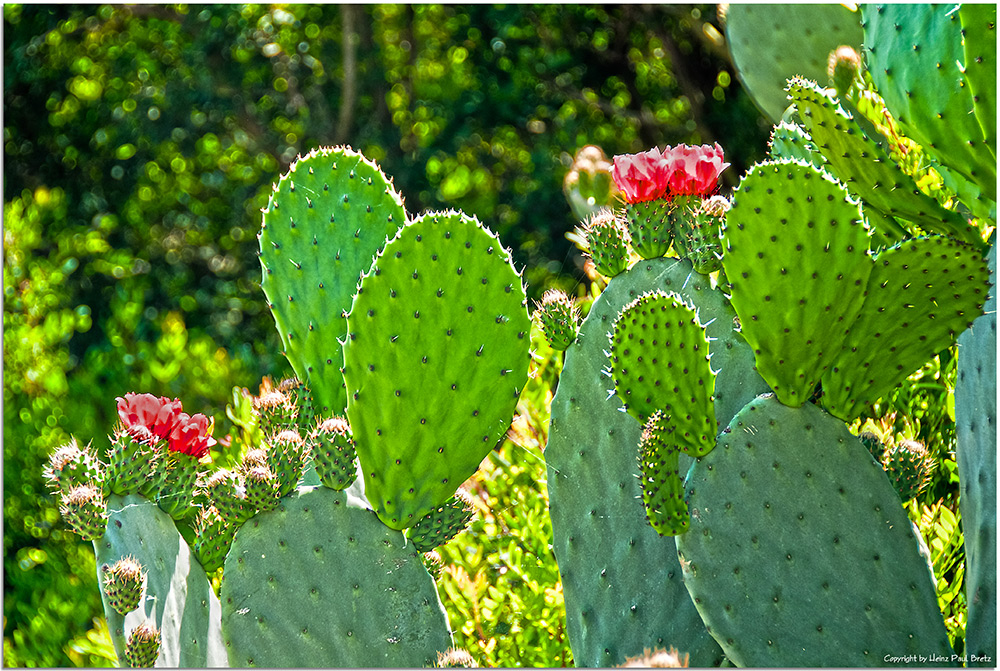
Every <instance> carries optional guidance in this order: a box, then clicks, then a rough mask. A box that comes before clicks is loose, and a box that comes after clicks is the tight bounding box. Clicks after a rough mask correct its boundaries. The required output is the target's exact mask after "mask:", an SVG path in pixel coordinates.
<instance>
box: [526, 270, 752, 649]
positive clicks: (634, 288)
mask: <svg viewBox="0 0 1000 671" xmlns="http://www.w3.org/2000/svg"><path fill="white" fill-rule="evenodd" d="M653 289H662V290H663V291H667V292H675V293H677V294H679V295H680V296H681V297H683V298H684V300H685V301H688V302H690V303H692V304H695V305H697V306H698V310H699V314H700V315H701V317H702V319H704V320H705V321H706V322H707V323H708V325H707V327H706V330H707V331H708V334H709V337H710V338H714V339H715V340H713V341H712V342H711V345H712V346H713V349H712V353H711V356H712V362H711V363H712V367H713V369H715V370H718V371H719V372H718V376H717V378H716V388H715V415H716V417H717V418H718V419H720V420H721V421H723V422H728V420H729V419H730V418H731V417H732V416H733V415H734V414H736V412H738V411H739V409H740V408H742V407H743V406H744V405H745V404H746V403H747V402H748V401H749V400H751V399H752V398H754V396H756V395H757V394H758V393H761V392H763V391H766V390H767V385H766V384H765V383H764V381H763V380H761V379H760V376H758V375H757V374H756V372H754V370H753V352H752V351H750V348H749V347H747V345H746V343H745V342H743V339H742V337H740V335H739V334H738V333H736V332H735V330H734V321H735V317H736V315H735V313H734V312H733V310H732V308H730V307H729V305H728V304H727V302H726V301H725V298H724V297H723V295H722V292H721V291H719V290H717V289H713V288H712V287H711V281H710V280H709V278H706V277H704V276H702V275H699V274H697V273H695V272H694V271H693V269H692V266H691V263H690V262H689V261H680V260H677V259H667V258H664V259H655V260H650V261H640V262H639V263H637V264H635V265H634V266H633V267H632V268H631V269H629V270H627V271H626V272H624V273H623V274H622V275H620V276H618V277H616V278H614V279H613V280H611V282H610V283H609V284H608V286H607V288H606V289H605V290H604V291H603V292H602V293H601V295H600V297H598V299H597V301H595V302H594V305H593V307H592V308H591V309H590V313H589V315H588V316H587V319H586V320H585V321H584V323H583V325H582V327H581V329H580V336H579V338H578V340H577V342H576V343H575V344H574V345H572V346H571V347H570V348H569V349H568V350H567V351H566V360H565V366H564V367H563V371H562V374H561V376H560V379H559V388H558V389H557V391H556V395H555V397H554V398H553V400H552V423H551V427H550V430H549V442H548V445H547V447H546V448H545V461H546V464H547V466H548V493H549V513H550V515H551V517H552V534H553V538H552V546H553V550H554V552H555V555H556V559H557V561H558V562H559V573H560V576H561V578H562V585H563V590H564V593H565V601H566V627H567V631H568V633H569V640H570V644H571V645H572V647H573V659H574V661H575V662H576V664H577V665H579V666H597V667H610V666H613V665H615V664H621V663H623V662H624V661H625V659H626V657H628V656H630V655H638V654H641V653H642V651H643V649H644V648H647V647H649V646H660V647H666V646H670V645H675V646H682V647H683V649H684V650H685V651H687V652H689V653H690V654H691V664H692V665H694V666H717V665H718V664H719V663H720V662H721V661H722V654H721V651H720V649H719V646H718V645H717V644H716V643H715V641H714V640H713V639H712V638H711V636H709V634H708V633H707V632H706V630H705V626H704V625H703V624H702V622H701V619H700V618H699V617H698V614H697V612H696V611H695V610H694V604H693V603H692V602H691V599H690V597H689V596H688V595H687V591H686V590H685V588H684V585H683V584H682V582H681V570H680V566H679V565H677V563H676V561H677V560H676V552H675V546H674V541H673V539H672V538H662V537H660V536H659V535H657V533H656V531H654V530H653V528H652V527H651V526H650V525H649V523H648V522H647V521H646V516H645V514H644V511H643V507H642V506H641V505H640V504H639V502H638V501H637V499H638V498H639V497H641V495H642V489H641V487H640V484H639V478H638V469H637V464H636V456H637V445H638V443H639V438H640V434H641V432H642V425H641V424H639V423H638V422H637V421H635V420H634V419H633V418H632V417H629V416H628V415H626V414H625V413H624V412H622V411H621V405H620V403H619V402H617V399H616V397H615V396H613V395H612V396H610V397H609V395H608V392H607V390H608V388H609V386H610V385H611V381H610V380H609V378H608V375H607V370H606V368H607V353H606V351H607V349H608V332H609V331H610V330H611V327H612V324H613V323H614V320H615V318H616V317H617V316H618V313H619V312H620V311H621V309H622V308H623V307H625V305H627V304H628V303H630V302H631V301H633V300H635V298H637V297H638V296H639V295H640V294H642V293H644V292H646V291H650V290H653ZM680 461H682V462H683V463H684V466H683V468H684V469H685V470H686V468H687V465H688V464H689V463H690V458H689V457H687V456H686V455H681V456H680ZM612 587H613V589H612Z"/></svg>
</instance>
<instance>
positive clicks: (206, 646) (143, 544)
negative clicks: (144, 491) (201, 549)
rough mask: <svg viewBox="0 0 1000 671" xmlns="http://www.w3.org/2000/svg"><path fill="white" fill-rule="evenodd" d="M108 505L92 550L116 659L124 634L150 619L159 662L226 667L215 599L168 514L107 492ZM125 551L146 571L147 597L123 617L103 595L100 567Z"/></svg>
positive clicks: (135, 499)
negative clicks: (101, 533) (159, 639)
mask: <svg viewBox="0 0 1000 671" xmlns="http://www.w3.org/2000/svg"><path fill="white" fill-rule="evenodd" d="M108 509H109V511H110V519H109V521H108V526H107V531H106V532H105V533H104V536H103V537H101V538H99V539H97V540H95V541H94V551H95V553H96V555H97V579H98V581H99V582H100V585H101V597H102V599H103V600H104V614H105V616H106V617H107V620H108V629H109V630H110V631H111V640H112V641H113V642H114V645H115V652H117V653H118V658H119V659H121V660H124V659H125V644H126V640H127V639H126V637H127V635H128V634H129V633H130V632H131V631H132V630H134V629H135V628H136V627H137V626H139V625H140V624H141V623H142V622H144V621H149V622H150V623H152V624H154V625H155V626H156V628H157V629H158V630H159V631H160V634H161V637H162V644H161V646H160V653H159V658H158V660H157V661H158V662H159V664H160V665H161V666H173V667H178V666H180V667H195V668H197V667H220V666H226V665H227V658H226V651H225V648H224V646H223V643H222V622H221V613H222V608H221V606H220V604H219V599H218V598H217V597H216V596H215V592H213V591H212V585H211V583H209V582H208V578H207V577H206V576H205V571H204V570H203V569H202V567H201V565H200V564H199V563H198V561H197V559H195V556H194V555H193V554H192V552H191V550H190V549H189V548H188V545H187V543H185V542H184V539H183V538H182V537H181V535H180V533H178V531H177V527H175V526H174V522H173V520H172V519H170V516H169V515H167V514H166V513H164V512H163V511H162V510H160V509H159V507H157V505H156V504H155V503H153V502H151V501H149V500H147V499H145V498H144V497H142V496H138V495H130V496H125V497H120V496H111V497H110V499H109V500H108ZM129 555H131V556H132V557H134V558H135V560H136V561H138V562H139V563H140V564H142V567H143V568H144V569H145V570H146V598H145V599H144V600H143V601H142V602H141V603H140V604H139V607H138V608H137V609H136V610H134V611H132V612H131V613H129V614H128V615H126V616H124V617H122V616H121V615H119V614H118V613H117V612H116V611H115V609H114V608H113V607H112V606H111V604H110V602H109V599H108V596H107V594H106V593H105V577H104V572H103V571H102V570H101V567H102V566H103V565H109V566H110V565H113V564H114V563H116V562H117V561H118V560H120V559H122V558H123V557H125V556H129Z"/></svg>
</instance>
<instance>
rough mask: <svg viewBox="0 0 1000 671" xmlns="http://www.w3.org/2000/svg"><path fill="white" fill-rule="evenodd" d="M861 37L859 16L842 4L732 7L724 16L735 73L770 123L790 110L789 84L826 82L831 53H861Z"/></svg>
mask: <svg viewBox="0 0 1000 671" xmlns="http://www.w3.org/2000/svg"><path fill="white" fill-rule="evenodd" d="M863 37H864V36H863V33H862V30H861V26H860V24H859V22H858V14H857V12H855V11H852V10H850V9H848V8H846V7H844V6H841V5H834V4H786V5H774V4H757V3H753V4H742V3H732V4H731V5H729V8H728V12H727V14H726V41H727V42H728V44H729V50H730V53H731V54H732V57H733V63H734V65H735V66H736V74H737V76H738V77H739V80H740V82H741V83H742V84H743V88H744V89H746V91H747V92H748V93H749V94H750V97H751V98H752V99H753V101H754V102H755V103H756V104H757V107H758V108H760V109H761V111H763V112H764V114H765V115H766V116H768V117H769V118H770V120H771V122H772V123H777V122H778V121H779V120H780V119H781V117H782V114H783V113H784V111H785V108H787V107H788V99H787V98H786V97H785V82H786V80H788V79H791V78H792V77H794V76H795V75H800V76H803V77H807V78H809V79H812V80H814V81H825V80H826V77H827V63H828V59H829V54H830V52H831V51H833V50H834V49H837V48H838V47H839V46H843V45H847V46H852V47H857V48H860V46H861V42H862V40H863ZM768 44H778V45H781V46H780V48H777V49H768V48H765V47H764V45H768Z"/></svg>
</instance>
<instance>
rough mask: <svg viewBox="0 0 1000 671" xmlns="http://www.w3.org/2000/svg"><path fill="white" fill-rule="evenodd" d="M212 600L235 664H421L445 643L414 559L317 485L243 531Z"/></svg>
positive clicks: (381, 528) (407, 548)
mask: <svg viewBox="0 0 1000 671" xmlns="http://www.w3.org/2000/svg"><path fill="white" fill-rule="evenodd" d="M221 600H222V609H221V610H222V618H223V633H224V635H225V641H226V648H227V649H228V651H229V662H230V664H231V665H232V666H236V667H249V666H264V667H292V668H294V667H315V666H323V667H335V668H336V667H339V668H350V667H367V668H376V667H379V668H380V667H397V668H400V667H403V668H405V667H421V666H430V665H432V664H433V663H434V661H435V660H436V659H437V653H439V652H444V651H445V650H447V649H448V648H449V647H451V646H452V640H451V634H450V633H449V629H448V621H447V617H446V615H445V613H444V609H443V608H442V607H441V602H440V600H439V599H438V596H437V591H436V589H435V587H434V580H433V579H432V578H431V576H430V574H428V573H427V570H426V569H425V568H424V566H423V563H422V562H421V559H420V554H419V552H418V551H417V550H416V549H415V548H414V547H413V546H412V544H411V545H407V543H406V539H404V538H403V535H402V534H400V533H399V532H396V531H392V530H390V529H388V528H387V527H386V526H385V525H383V524H382V523H381V522H379V520H378V518H377V517H376V516H375V514H374V513H373V512H372V511H371V509H370V508H369V507H368V506H367V505H366V504H365V502H364V501H363V500H361V499H358V498H356V497H354V496H353V495H351V494H349V493H348V492H338V491H334V490H332V489H328V488H326V487H318V488H309V487H304V488H301V489H299V490H298V491H296V492H295V493H294V494H291V495H290V496H287V497H285V498H283V499H282V500H281V502H280V503H279V505H278V507H277V508H276V509H275V510H272V511H270V512H268V513H263V514H260V515H257V516H256V517H254V518H253V519H252V520H250V521H249V522H247V523H246V524H244V525H243V527H242V528H241V529H240V531H239V532H238V533H237V535H236V540H235V541H234V542H233V547H232V549H231V550H230V552H229V555H228V557H227V559H226V566H225V569H224V572H223V579H222V587H221Z"/></svg>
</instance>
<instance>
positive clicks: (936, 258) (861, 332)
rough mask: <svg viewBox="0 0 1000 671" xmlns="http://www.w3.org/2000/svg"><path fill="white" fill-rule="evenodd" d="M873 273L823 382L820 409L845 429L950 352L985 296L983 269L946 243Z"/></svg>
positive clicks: (893, 256) (928, 244)
mask: <svg viewBox="0 0 1000 671" xmlns="http://www.w3.org/2000/svg"><path fill="white" fill-rule="evenodd" d="M873 265H874V269H873V270H872V274H871V277H870V279H869V281H868V290H867V295H866V297H865V299H864V303H863V305H862V309H861V312H860V314H859V315H858V317H857V320H856V321H855V322H854V323H853V324H851V325H850V326H849V327H848V330H847V333H846V335H845V339H844V346H843V349H842V350H841V351H840V352H839V353H837V355H836V356H834V357H832V362H831V366H830V368H829V369H828V370H827V371H825V372H824V374H823V391H824V396H823V407H825V408H826V409H827V410H828V411H829V412H830V414H832V415H834V416H836V417H840V418H841V419H843V420H845V421H851V420H853V419H854V418H856V417H858V416H859V415H860V414H861V413H862V412H863V411H864V409H865V407H866V406H867V405H868V404H869V403H872V402H874V401H876V400H878V398H879V397H881V396H882V395H883V394H885V393H886V392H888V391H890V390H891V389H892V388H893V387H895V386H896V385H897V384H899V383H900V382H902V381H903V380H904V379H906V377H907V376H908V375H909V374H910V373H912V372H913V371H914V370H916V369H917V368H919V367H920V366H921V365H923V364H924V363H925V362H926V361H927V360H928V359H930V358H931V357H932V356H934V355H935V354H937V353H938V352H939V351H941V350H942V349H945V348H947V347H950V346H951V345H952V344H953V343H954V342H955V338H957V337H958V335H959V334H960V333H962V331H964V330H965V329H966V328H968V327H969V325H971V323H972V321H973V320H974V319H976V317H978V316H979V315H980V314H982V308H983V304H984V303H985V302H986V296H987V293H988V291H989V270H988V268H987V267H986V262H985V261H984V260H983V258H982V257H981V256H980V255H979V253H978V252H977V251H976V249H975V248H973V247H971V246H969V245H964V244H962V243H960V242H956V241H955V240H952V239H951V238H945V237H941V236H932V237H927V238H917V239H914V240H907V241H906V242H902V243H899V244H898V245H896V246H894V247H891V248H889V249H887V250H885V251H883V252H881V253H880V254H878V255H877V256H876V257H875V263H874V264H873Z"/></svg>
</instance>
